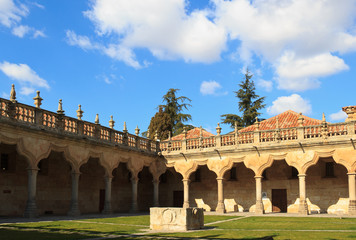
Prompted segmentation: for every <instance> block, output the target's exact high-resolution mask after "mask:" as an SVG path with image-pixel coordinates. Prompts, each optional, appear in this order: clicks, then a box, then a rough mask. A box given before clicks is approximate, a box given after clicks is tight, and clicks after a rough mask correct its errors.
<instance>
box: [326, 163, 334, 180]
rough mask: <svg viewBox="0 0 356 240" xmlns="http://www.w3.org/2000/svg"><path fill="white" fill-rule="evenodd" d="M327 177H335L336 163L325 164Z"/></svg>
mask: <svg viewBox="0 0 356 240" xmlns="http://www.w3.org/2000/svg"><path fill="white" fill-rule="evenodd" d="M325 177H335V175H334V163H333V162H326V163H325Z"/></svg>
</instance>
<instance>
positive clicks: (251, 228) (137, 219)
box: [0, 215, 356, 240]
mask: <svg viewBox="0 0 356 240" xmlns="http://www.w3.org/2000/svg"><path fill="white" fill-rule="evenodd" d="M204 222H205V229H204V230H199V231H189V232H179V233H152V232H149V216H148V215H140V216H127V217H115V218H92V219H77V220H66V221H40V222H28V223H5V224H1V225H0V239H1V240H5V239H6V240H21V239H26V240H27V239H36V240H44V239H46V240H50V239H68V240H72V239H92V238H94V239H167V238H170V239H192V238H199V239H240V240H242V239H250V240H256V239H330V240H331V239H356V218H342V219H340V218H325V217H320V218H317V217H252V216H250V217H238V216H214V215H208V216H204Z"/></svg>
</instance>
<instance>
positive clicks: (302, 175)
mask: <svg viewBox="0 0 356 240" xmlns="http://www.w3.org/2000/svg"><path fill="white" fill-rule="evenodd" d="M306 176H307V175H306V174H298V177H306Z"/></svg>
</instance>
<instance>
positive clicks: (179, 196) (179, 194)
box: [173, 191, 184, 207]
mask: <svg viewBox="0 0 356 240" xmlns="http://www.w3.org/2000/svg"><path fill="white" fill-rule="evenodd" d="M183 198H184V194H183V191H173V207H182V206H183Z"/></svg>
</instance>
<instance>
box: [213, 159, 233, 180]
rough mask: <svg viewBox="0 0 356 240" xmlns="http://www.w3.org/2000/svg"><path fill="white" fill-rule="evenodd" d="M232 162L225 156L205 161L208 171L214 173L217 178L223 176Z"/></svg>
mask: <svg viewBox="0 0 356 240" xmlns="http://www.w3.org/2000/svg"><path fill="white" fill-rule="evenodd" d="M233 165H234V162H233V161H232V160H231V159H230V158H225V159H222V160H212V159H209V160H208V161H207V167H208V168H209V170H210V171H213V172H214V173H215V174H216V177H217V178H223V176H224V174H225V172H226V171H228V170H230V169H231V168H232V166H233Z"/></svg>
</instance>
